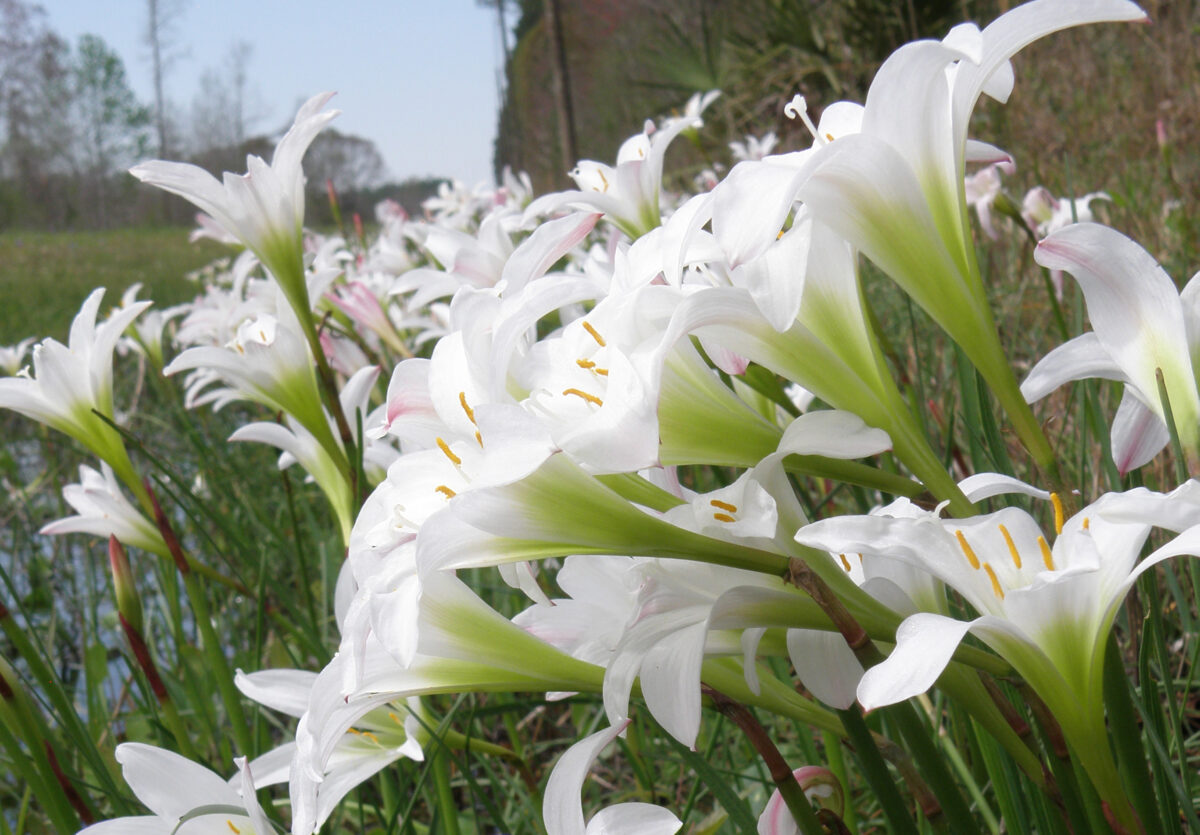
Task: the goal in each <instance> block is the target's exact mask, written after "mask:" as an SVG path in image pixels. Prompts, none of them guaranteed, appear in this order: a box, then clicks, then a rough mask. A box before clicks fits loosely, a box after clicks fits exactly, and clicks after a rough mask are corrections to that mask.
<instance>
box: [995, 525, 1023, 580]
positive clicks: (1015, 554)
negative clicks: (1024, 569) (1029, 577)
mask: <svg viewBox="0 0 1200 835" xmlns="http://www.w3.org/2000/svg"><path fill="white" fill-rule="evenodd" d="M1000 533H1002V534H1004V544H1005V545H1007V546H1008V553H1010V554H1011V555H1012V561H1013V565H1015V566H1016V567H1017V569H1018V570H1020V568H1021V554H1020V552H1019V551H1017V545H1016V543H1015V542H1013V538H1012V534H1010V533H1009V532H1008V528H1006V527H1004V526H1003V525H1001V526H1000Z"/></svg>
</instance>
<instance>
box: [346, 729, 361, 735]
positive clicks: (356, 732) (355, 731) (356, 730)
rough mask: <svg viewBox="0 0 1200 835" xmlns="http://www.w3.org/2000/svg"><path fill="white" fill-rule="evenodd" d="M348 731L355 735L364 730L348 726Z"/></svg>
mask: <svg viewBox="0 0 1200 835" xmlns="http://www.w3.org/2000/svg"><path fill="white" fill-rule="evenodd" d="M346 733H351V734H354V735H355V736H358V735H359V734H361V733H362V731H360V730H359V729H358V728H346Z"/></svg>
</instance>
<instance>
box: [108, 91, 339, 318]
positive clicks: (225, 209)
mask: <svg viewBox="0 0 1200 835" xmlns="http://www.w3.org/2000/svg"><path fill="white" fill-rule="evenodd" d="M332 96H333V93H320V94H318V95H316V96H313V97H312V98H311V99H309V100H308V101H307V102H305V103H304V105H303V106H301V108H300V110H299V112H297V113H296V119H295V121H294V122H293V123H292V126H291V128H290V129H289V130H288V132H287V133H286V134H284V137H283V139H281V140H279V144H278V145H276V146H275V154H274V156H272V157H271V164H270V165H267V163H266V162H264V161H263V159H262V158H261V157H257V156H253V155H251V156H248V157H246V168H247V172H246V173H245V174H242V175H236V174H231V173H229V172H226V173H225V175H224V178H223V182H218V181H217V179H216V178H215V177H213V176H212V175H211V174H209V173H208V172H207V171H205V170H204V169H203V168H200V167H199V166H195V165H190V164H188V163H182V162H164V161H162V160H154V161H153V162H143V163H141V164H140V165H135V166H134V167H133V168H131V169H130V170H129V173H130V174H132V175H133V176H135V177H137V178H138V179H139V180H141V181H142V182H144V183H149V184H150V185H154V186H158V187H159V188H161V189H163V190H165V191H169V192H171V193H172V194H178V195H179V196H180V197H182V198H184V199H185V200H188V201H190V202H192V203H193V204H195V205H196V206H197V207H198V208H199V209H201V210H203V211H205V212H207V213H208V214H209V215H211V216H212V218H213V219H214V220H215V221H216V222H217V223H218V224H219V225H220V226H221V227H222V228H223V229H224V230H225V231H226V232H229V233H230V234H232V235H234V236H235V237H236V238H237V239H238V240H240V241H241V242H242V243H244V244H245V245H246V246H247V247H248V248H249V249H250V250H252V251H253V252H254V254H255V255H257V256H258V258H259V260H260V261H262V263H263V264H264V265H265V266H266V268H267V269H268V270H270V271H271V274H272V275H273V276H274V277H275V279H276V280H277V281H278V282H279V286H280V287H281V288H282V290H283V292H284V295H286V296H287V298H288V301H289V302H290V303H291V305H292V307H293V309H295V311H296V315H297V316H299V317H301V320H302V321H303V320H304V318H305V317H307V316H309V315H310V308H309V298H308V290H307V288H306V287H305V281H304V264H303V261H302V252H303V249H302V240H301V237H302V234H303V227H304V171H303V170H302V169H301V167H300V161H301V159H302V158H303V157H304V153H305V151H307V150H308V146H309V145H310V144H311V143H312V141H313V139H315V138H316V136H317V134H318V133H320V132H321V130H322V128H324V127H325V125H326V124H328V123H329V121H330V120H331V119H333V118H334V117H335V116H337V115H338V113H339V111H337V110H328V111H324V112H322V110H321V108H323V107H324V106H325V104H326V102H328V101H329V99H330V97H332Z"/></svg>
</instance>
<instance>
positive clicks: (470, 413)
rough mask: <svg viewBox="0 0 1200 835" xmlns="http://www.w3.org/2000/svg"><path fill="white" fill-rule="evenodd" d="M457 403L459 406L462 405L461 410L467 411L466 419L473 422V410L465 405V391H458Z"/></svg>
mask: <svg viewBox="0 0 1200 835" xmlns="http://www.w3.org/2000/svg"><path fill="white" fill-rule="evenodd" d="M458 403H459V405H460V406H462V409H463V411H464V412H466V413H467V420H469V421H471V423H474V422H475V410H474V409H472V408H471V407H470V406H468V405H467V393H466V392H465V391H460V392H459V393H458Z"/></svg>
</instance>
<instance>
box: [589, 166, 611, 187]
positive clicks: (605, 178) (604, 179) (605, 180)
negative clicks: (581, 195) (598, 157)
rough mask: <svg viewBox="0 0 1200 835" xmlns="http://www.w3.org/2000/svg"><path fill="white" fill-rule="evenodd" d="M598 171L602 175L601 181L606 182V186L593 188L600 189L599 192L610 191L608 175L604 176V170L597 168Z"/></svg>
mask: <svg viewBox="0 0 1200 835" xmlns="http://www.w3.org/2000/svg"><path fill="white" fill-rule="evenodd" d="M596 173H597V174H599V175H600V182H602V183H604V188H601V189H592V191H599V192H606V191H608V177H605V176H604V172H603V171H600V170H597V171H596Z"/></svg>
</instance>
